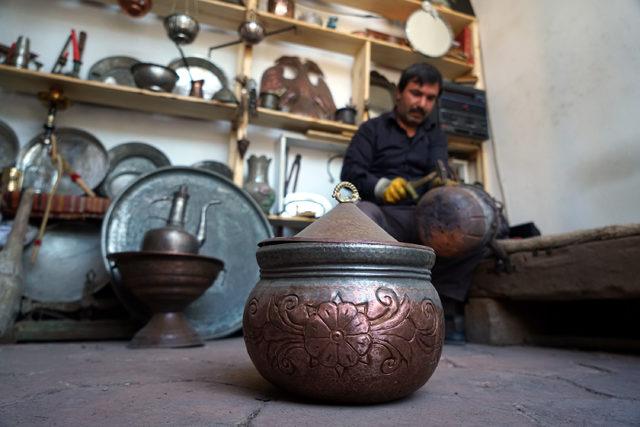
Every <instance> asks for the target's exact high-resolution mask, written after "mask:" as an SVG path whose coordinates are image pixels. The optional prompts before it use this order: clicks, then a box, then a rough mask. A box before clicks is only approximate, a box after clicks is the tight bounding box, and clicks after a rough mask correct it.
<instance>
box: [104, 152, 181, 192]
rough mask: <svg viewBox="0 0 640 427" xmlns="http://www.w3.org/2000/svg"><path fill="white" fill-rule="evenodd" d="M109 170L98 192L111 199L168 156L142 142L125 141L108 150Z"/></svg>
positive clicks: (165, 160) (159, 164) (163, 161)
mask: <svg viewBox="0 0 640 427" xmlns="http://www.w3.org/2000/svg"><path fill="white" fill-rule="evenodd" d="M108 154H109V172H108V173H107V177H106V178H105V179H104V181H103V183H102V185H101V186H100V189H99V191H100V193H101V194H103V195H105V196H106V197H109V198H111V199H113V198H114V197H116V196H117V195H118V194H120V192H121V191H122V190H124V188H126V186H127V185H128V184H130V183H131V182H132V181H134V180H136V179H137V178H138V177H140V176H142V175H144V174H146V173H148V172H151V171H153V170H156V169H158V168H161V167H164V166H171V161H170V160H169V158H168V157H167V156H166V155H165V154H164V153H163V152H162V151H160V150H158V149H157V148H155V147H153V146H151V145H149V144H145V143H143V142H127V143H125V144H120V145H117V146H115V147H113V148H111V149H110V150H109V153H108Z"/></svg>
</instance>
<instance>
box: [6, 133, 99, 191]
mask: <svg viewBox="0 0 640 427" xmlns="http://www.w3.org/2000/svg"><path fill="white" fill-rule="evenodd" d="M55 134H56V136H57V137H58V152H59V153H60V154H62V156H63V157H64V159H65V160H66V161H67V162H69V164H70V165H71V168H72V169H73V170H74V172H75V173H77V174H79V175H80V176H81V177H82V179H84V181H85V182H86V183H87V185H88V186H89V188H91V189H94V188H96V187H97V186H98V185H99V184H100V183H101V182H102V180H103V179H104V177H105V176H106V175H107V170H108V168H109V158H108V155H107V150H106V149H105V148H104V146H103V145H102V143H101V142H100V141H99V140H98V138H96V137H95V136H93V135H92V134H90V133H89V132H87V131H84V130H81V129H76V128H59V129H56V131H55ZM43 138H44V133H41V134H40V135H37V136H36V137H34V138H33V139H32V140H31V141H29V143H28V144H27V145H25V146H24V147H22V149H21V150H20V161H19V162H18V163H19V168H20V170H22V171H25V170H26V169H27V168H28V167H29V165H31V164H32V162H34V161H35V156H36V155H37V153H38V150H39V145H40V141H41V140H42V139H43ZM57 194H75V195H82V194H84V192H83V191H82V189H81V188H80V187H79V186H77V185H76V184H74V183H73V182H72V181H71V178H70V177H69V176H68V175H67V174H65V175H64V176H63V177H62V179H61V180H60V184H59V186H58V190H57Z"/></svg>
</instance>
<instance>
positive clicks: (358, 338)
mask: <svg viewBox="0 0 640 427" xmlns="http://www.w3.org/2000/svg"><path fill="white" fill-rule="evenodd" d="M337 300H338V301H340V299H339V298H338V299H337ZM371 342H372V339H371V336H370V335H369V320H368V319H367V317H366V316H365V315H364V314H362V313H358V309H357V308H356V306H355V305H354V304H352V303H348V302H337V303H336V302H325V303H322V304H320V305H319V306H318V308H317V311H316V312H315V313H313V314H312V315H311V316H310V317H309V320H308V321H307V323H306V325H305V327H304V347H305V349H306V350H307V352H309V354H310V355H311V357H313V358H316V359H318V361H319V362H320V364H321V365H323V366H327V367H336V366H337V365H340V366H341V367H343V368H347V367H350V366H353V365H355V364H356V363H358V360H359V359H360V358H361V357H362V356H364V355H366V354H367V352H368V351H369V348H370V347H371Z"/></svg>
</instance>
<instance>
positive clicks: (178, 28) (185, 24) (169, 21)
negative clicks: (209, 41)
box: [164, 13, 200, 44]
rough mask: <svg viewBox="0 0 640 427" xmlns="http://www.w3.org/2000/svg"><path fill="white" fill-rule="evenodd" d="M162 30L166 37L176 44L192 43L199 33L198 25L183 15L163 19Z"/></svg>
mask: <svg viewBox="0 0 640 427" xmlns="http://www.w3.org/2000/svg"><path fill="white" fill-rule="evenodd" d="M164 28H165V29H166V30H167V35H168V36H169V38H170V39H171V40H173V41H174V42H175V43H177V44H189V43H191V42H193V41H194V40H195V38H196V36H197V35H198V32H199V31H200V24H198V21H196V20H195V19H194V18H192V17H191V16H189V15H186V14H184V13H174V14H173V15H169V16H167V17H166V18H164Z"/></svg>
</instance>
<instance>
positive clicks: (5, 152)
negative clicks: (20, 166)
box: [0, 120, 20, 171]
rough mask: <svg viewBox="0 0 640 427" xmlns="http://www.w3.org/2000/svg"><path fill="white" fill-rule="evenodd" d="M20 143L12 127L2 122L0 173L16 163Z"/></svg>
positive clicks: (0, 127)
mask: <svg viewBox="0 0 640 427" xmlns="http://www.w3.org/2000/svg"><path fill="white" fill-rule="evenodd" d="M19 149H20V143H19V142H18V136H17V135H16V133H15V132H14V131H13V129H11V127H10V126H9V125H8V124H7V123H5V122H3V121H2V120H0V171H2V169H4V168H7V167H11V166H13V165H14V164H15V163H16V157H18V150H19Z"/></svg>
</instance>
